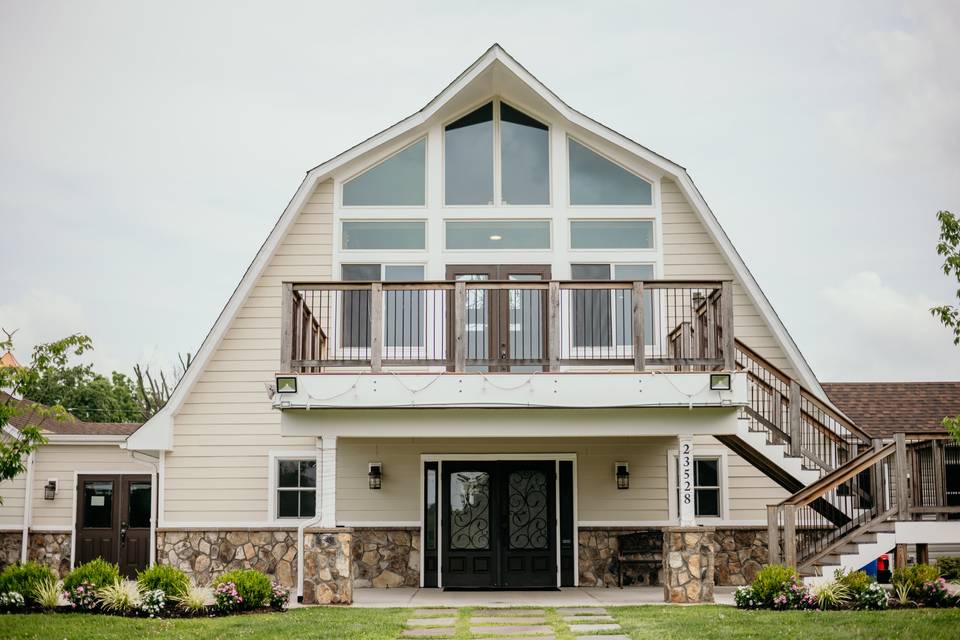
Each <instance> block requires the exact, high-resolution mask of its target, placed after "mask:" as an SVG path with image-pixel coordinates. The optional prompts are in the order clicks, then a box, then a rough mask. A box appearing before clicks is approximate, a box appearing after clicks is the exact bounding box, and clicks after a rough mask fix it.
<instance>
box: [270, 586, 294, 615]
mask: <svg viewBox="0 0 960 640" xmlns="http://www.w3.org/2000/svg"><path fill="white" fill-rule="evenodd" d="M289 602H290V590H289V589H287V588H286V587H284V586H283V585H282V584H280V583H279V582H276V581H274V583H273V584H272V585H271V589H270V607H271V608H272V609H276V610H277V611H283V610H284V609H286V608H287V604H288V603H289Z"/></svg>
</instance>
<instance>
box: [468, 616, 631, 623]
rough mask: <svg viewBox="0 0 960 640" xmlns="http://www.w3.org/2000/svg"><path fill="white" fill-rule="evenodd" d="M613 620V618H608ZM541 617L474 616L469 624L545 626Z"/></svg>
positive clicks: (544, 620)
mask: <svg viewBox="0 0 960 640" xmlns="http://www.w3.org/2000/svg"><path fill="white" fill-rule="evenodd" d="M610 619H611V620H613V618H610ZM546 622H547V619H546V618H544V617H543V616H474V617H472V618H470V624H546Z"/></svg>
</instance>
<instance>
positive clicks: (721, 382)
mask: <svg viewBox="0 0 960 640" xmlns="http://www.w3.org/2000/svg"><path fill="white" fill-rule="evenodd" d="M710 390H711V391H730V374H729V373H711V374H710Z"/></svg>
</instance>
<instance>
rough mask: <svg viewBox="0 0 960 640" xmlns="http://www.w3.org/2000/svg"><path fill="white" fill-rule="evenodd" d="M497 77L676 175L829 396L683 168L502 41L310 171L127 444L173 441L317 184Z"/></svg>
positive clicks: (795, 355) (764, 310)
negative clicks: (592, 114)
mask: <svg viewBox="0 0 960 640" xmlns="http://www.w3.org/2000/svg"><path fill="white" fill-rule="evenodd" d="M494 82H497V83H498V86H504V87H508V88H509V89H510V90H511V91H513V92H518V93H523V94H525V95H527V96H530V97H531V99H533V100H536V101H537V102H538V103H539V104H541V105H543V106H544V107H545V108H548V109H550V110H553V111H555V112H557V113H558V114H559V115H560V116H562V117H563V118H565V119H566V120H567V121H569V122H570V123H572V124H573V125H575V126H576V127H580V128H582V129H583V130H585V131H588V132H590V133H591V134H593V135H596V136H598V137H599V138H601V139H603V140H606V141H607V142H609V143H610V144H613V145H616V146H618V147H619V148H621V149H623V150H625V151H626V152H628V153H630V154H633V155H634V156H636V157H638V158H640V159H642V160H643V161H646V162H648V163H650V164H651V165H653V166H654V167H656V168H657V169H659V170H660V171H662V172H663V173H664V174H665V175H667V176H669V177H671V178H672V179H673V180H674V181H675V182H676V183H677V185H678V186H679V188H680V190H681V192H682V193H683V195H684V196H685V197H686V198H687V199H688V201H689V202H690V203H691V205H692V207H693V209H694V211H695V212H696V214H697V215H698V216H699V218H700V220H701V222H702V223H703V225H704V227H705V228H706V230H707V232H708V234H709V235H710V237H711V238H712V239H713V241H714V242H715V243H716V245H717V246H718V247H719V248H720V251H721V252H722V253H723V256H724V258H725V259H726V260H727V262H728V264H729V265H730V267H731V269H732V270H733V272H734V273H735V275H736V277H737V280H738V281H739V282H740V284H741V285H742V287H743V289H744V291H745V292H746V294H747V296H748V297H749V298H750V300H751V301H752V303H753V304H754V305H755V306H756V308H757V309H758V310H759V312H760V313H761V315H762V316H763V317H764V319H765V320H766V322H767V324H768V325H769V327H770V330H771V332H772V333H773V336H774V338H775V340H776V341H777V343H778V344H779V346H780V348H781V349H782V350H783V353H784V354H785V356H786V358H787V359H788V361H789V362H790V364H791V366H792V367H793V369H794V371H795V372H796V375H797V377H798V379H799V381H800V382H801V383H802V384H803V385H804V386H806V387H807V388H808V389H810V390H811V391H812V392H813V393H815V394H816V395H818V396H819V397H821V398H822V399H823V400H825V401H829V400H828V399H827V397H826V395H825V394H824V392H823V389H821V387H820V384H819V383H818V381H817V379H816V376H815V375H814V374H813V371H812V370H811V368H810V366H809V365H808V364H807V362H806V360H805V359H804V357H803V355H802V354H801V352H800V350H799V348H798V347H797V345H796V344H795V343H794V341H793V339H792V338H791V337H790V334H789V333H788V332H787V330H786V328H785V327H784V325H783V323H782V322H781V320H780V318H779V317H778V316H777V314H776V312H775V311H774V309H773V307H772V306H771V304H770V302H769V301H768V300H767V298H766V296H765V295H764V294H763V292H762V291H761V290H760V287H759V285H758V284H757V282H756V280H755V279H754V278H753V276H752V275H751V273H750V271H749V270H748V269H747V267H746V265H745V264H744V262H743V259H742V258H741V257H740V255H739V254H738V253H737V251H736V249H735V248H734V247H733V244H732V243H731V242H730V239H729V238H728V237H727V235H726V233H725V232H724V231H723V229H722V228H721V227H720V224H719V222H718V221H717V219H716V217H715V216H714V215H713V212H712V211H711V210H710V207H709V206H708V205H707V203H706V201H705V200H704V199H703V196H702V195H701V194H700V192H699V191H698V190H697V187H696V186H695V185H694V183H693V181H692V180H691V178H690V176H689V175H688V174H687V171H686V169H684V168H683V167H682V166H680V165H679V164H677V163H675V162H673V161H671V160H669V159H667V158H665V157H664V156H661V155H659V154H657V153H655V152H653V151H651V150H650V149H648V148H646V147H644V146H642V145H641V144H639V143H637V142H635V141H633V140H631V139H629V138H627V137H626V136H624V135H622V134H620V133H618V132H616V131H614V130H613V129H610V128H609V127H606V126H604V125H602V124H600V123H599V122H597V121H595V120H593V119H591V118H589V117H587V116H586V115H584V114H582V113H580V112H579V111H577V110H576V109H573V108H572V107H570V106H569V105H567V104H566V103H565V102H563V101H562V100H561V99H560V98H559V97H558V96H557V95H556V94H554V93H553V92H552V91H551V90H550V89H549V88H547V87H546V86H545V85H544V84H543V83H542V82H540V81H539V80H538V79H537V78H535V77H534V76H533V75H532V74H531V73H530V72H529V71H527V70H526V69H525V68H524V67H523V66H522V65H521V64H520V63H519V62H517V61H516V60H515V59H514V58H513V57H511V56H510V55H509V54H508V53H507V52H506V51H505V50H504V49H503V48H502V47H501V46H500V45H498V44H494V45H493V46H492V47H490V49H488V50H487V51H486V52H485V53H484V54H483V55H482V56H480V58H479V59H477V60H476V61H475V62H474V63H473V64H472V65H470V67H468V68H467V69H466V70H465V71H464V72H463V73H461V74H460V75H459V76H458V77H457V78H456V79H455V80H454V81H453V82H451V83H450V84H449V85H448V86H447V87H446V88H445V89H444V90H443V91H441V92H440V93H439V94H438V95H437V96H436V97H434V98H433V99H432V100H430V102H428V103H427V104H426V105H425V106H424V107H423V108H422V109H420V110H419V111H417V112H416V113H414V114H412V115H410V116H408V117H406V118H404V119H403V120H401V121H399V122H397V123H396V124H394V125H393V126H391V127H389V128H387V129H385V130H383V131H381V132H380V133H378V134H376V135H374V136H372V137H370V138H368V139H367V140H364V141H363V142H361V143H360V144H358V145H356V146H354V147H352V148H350V149H348V150H347V151H344V152H343V153H341V154H339V155H337V156H334V157H333V158H331V159H330V160H327V161H326V162H324V163H323V164H320V165H318V166H316V167H314V168H313V169H311V170H310V171H308V172H307V174H306V176H305V177H304V179H303V182H302V183H301V184H300V187H299V188H298V189H297V192H296V193H295V194H294V196H293V198H292V199H291V200H290V202H289V203H288V204H287V207H286V209H285V210H284V212H283V214H282V215H281V216H280V219H279V220H278V221H277V224H276V225H275V226H274V228H273V230H272V231H271V232H270V235H269V236H268V238H267V240H266V241H265V242H264V243H263V245H262V246H261V247H260V250H259V251H258V253H257V255H256V257H255V258H254V260H253V262H252V263H251V264H250V266H249V267H248V268H247V271H246V273H245V274H244V275H243V278H242V279H241V281H240V283H239V285H238V286H237V288H236V289H235V290H234V292H233V294H232V295H231V297H230V299H229V301H228V302H227V304H226V306H225V307H224V308H223V310H222V311H221V313H220V316H219V317H218V318H217V320H216V322H215V323H214V325H213V328H212V329H211V330H210V332H209V334H208V335H207V336H206V338H205V339H204V342H203V344H202V345H201V347H200V349H199V351H198V352H197V355H196V357H195V358H194V361H193V363H192V365H191V367H190V368H189V369H188V370H187V372H186V373H185V375H184V376H183V378H182V379H181V380H180V383H179V384H178V386H177V388H176V389H175V390H174V393H173V395H172V397H171V398H170V401H169V402H168V403H167V406H166V407H165V408H164V409H163V411H161V412H160V413H158V414H157V415H156V416H154V417H153V418H151V420H150V421H149V422H148V423H147V424H146V425H144V427H143V428H142V429H140V430H139V431H138V432H137V433H136V434H134V435H133V436H131V438H130V440H129V441H128V446H129V448H132V449H169V448H170V437H171V436H170V431H171V430H170V428H169V427H170V425H171V424H172V423H171V417H172V416H173V415H174V414H175V413H176V412H177V410H178V409H179V407H180V406H181V405H182V403H183V401H184V399H185V397H186V396H187V394H188V393H189V391H190V389H191V387H192V386H193V384H194V383H195V382H196V380H197V378H198V377H199V376H200V374H201V372H202V371H203V370H204V368H205V367H206V365H207V363H208V361H209V359H210V357H211V355H212V354H213V352H214V351H215V350H216V348H217V346H218V345H219V343H220V341H221V340H222V338H223V336H224V335H225V333H226V331H227V329H228V328H229V326H230V323H231V321H232V319H233V318H234V316H235V315H236V314H237V312H238V310H239V308H240V307H241V305H242V304H243V302H244V300H245V299H246V297H247V296H248V294H249V293H250V291H251V289H252V288H253V287H254V286H255V283H256V281H257V278H258V277H259V275H260V274H261V273H262V272H263V270H264V269H265V267H266V266H267V264H268V263H269V261H270V259H271V257H272V256H273V253H274V251H275V250H276V248H277V246H278V245H279V244H280V242H281V241H282V240H283V238H284V236H285V235H286V233H287V231H288V229H289V228H290V227H291V225H292V224H293V223H294V222H295V220H296V218H297V216H298V214H299V212H300V211H301V209H302V208H303V205H304V203H305V202H306V200H307V199H308V198H309V197H310V194H311V193H312V192H313V190H314V189H315V187H316V186H317V185H318V184H319V183H321V182H323V181H325V180H327V179H329V178H330V176H331V175H332V174H333V172H334V171H335V170H337V169H338V168H340V167H343V166H344V165H345V164H346V163H348V162H351V161H353V160H355V159H357V158H360V157H361V156H363V155H364V154H366V153H369V152H371V151H373V150H375V149H377V148H378V147H380V146H381V145H385V144H388V143H390V142H391V141H394V140H396V139H397V138H400V137H401V136H404V135H405V134H407V133H409V132H411V131H412V130H414V129H416V128H417V127H419V126H422V125H424V124H426V123H427V122H428V121H429V120H430V119H431V118H432V117H434V116H436V115H437V114H438V113H441V112H442V111H441V110H447V111H449V110H451V109H452V108H453V107H454V106H455V105H458V104H459V105H461V106H467V105H469V104H471V103H475V102H476V100H478V99H481V98H484V97H489V91H490V87H491V86H492V84H493V83H494ZM443 112H445V111H443Z"/></svg>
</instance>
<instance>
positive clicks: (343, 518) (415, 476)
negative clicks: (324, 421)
mask: <svg viewBox="0 0 960 640" xmlns="http://www.w3.org/2000/svg"><path fill="white" fill-rule="evenodd" d="M670 447H673V448H676V439H674V438H629V439H622V438H616V439H614V438H578V439H560V438H557V439H549V440H543V439H517V438H504V439H485V440H477V441H474V442H470V441H469V440H465V439H462V438H461V439H451V440H438V439H391V440H383V441H380V442H376V441H371V440H360V439H347V438H341V439H340V441H339V442H338V445H337V522H338V523H349V524H362V523H363V522H389V521H404V522H407V521H412V522H418V521H419V520H420V455H421V454H425V453H437V454H447V453H468V454H482V453H537V454H547V453H568V454H569V453H574V454H576V456H577V462H576V465H577V487H578V491H577V500H578V508H579V519H580V520H594V521H597V520H658V521H659V520H666V519H667V510H668V508H669V505H668V501H667V475H666V451H667V449H669V448H670ZM617 461H626V462H628V463H629V464H630V490H628V491H619V490H617V488H616V484H615V482H614V476H613V463H614V462H617ZM369 462H382V463H383V488H382V489H381V490H379V491H371V490H370V489H369V488H368V486H367V464H368V463H369Z"/></svg>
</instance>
